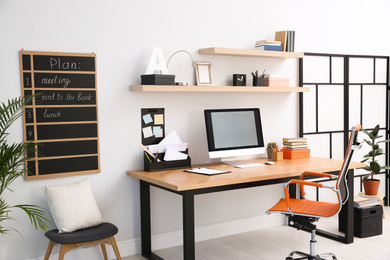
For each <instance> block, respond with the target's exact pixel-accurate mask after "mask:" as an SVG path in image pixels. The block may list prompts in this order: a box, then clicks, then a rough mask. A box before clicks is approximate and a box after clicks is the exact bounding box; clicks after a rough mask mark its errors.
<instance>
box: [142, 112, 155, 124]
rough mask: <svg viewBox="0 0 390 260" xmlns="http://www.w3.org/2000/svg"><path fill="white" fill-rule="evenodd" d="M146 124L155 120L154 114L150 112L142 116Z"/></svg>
mask: <svg viewBox="0 0 390 260" xmlns="http://www.w3.org/2000/svg"><path fill="white" fill-rule="evenodd" d="M142 119H143V120H144V123H145V124H149V123H152V122H153V119H152V116H151V115H150V114H146V115H144V116H143V117H142Z"/></svg>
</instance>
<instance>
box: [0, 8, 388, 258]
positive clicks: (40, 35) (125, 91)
mask: <svg viewBox="0 0 390 260" xmlns="http://www.w3.org/2000/svg"><path fill="white" fill-rule="evenodd" d="M389 10H390V2H388V1H386V0H378V1H373V2H369V3H368V2H367V1H362V0H355V1H335V0H331V1H326V2H325V1H322V2H318V1H310V0H301V1H288V0H274V1H261V0H257V1H250V0H242V1H214V0H207V1H206V0H197V1H180V0H167V1H157V0H151V1H130V0H116V1H108V0H83V1H80V0H68V1H59V0H51V1H49V0H35V1H30V0H17V1H15V0H1V1H0V37H1V38H0V101H1V102H4V101H6V100H7V99H9V98H13V97H16V96H20V95H21V91H20V76H19V73H20V71H19V59H18V51H19V50H21V49H22V48H24V49H25V50H34V51H58V52H95V53H96V54H97V73H98V74H97V75H98V76H97V78H98V82H97V84H98V96H99V97H98V104H99V130H100V132H99V134H100V156H101V157H100V158H101V173H99V174H95V175H89V176H79V177H67V178H60V179H50V180H40V181H29V182H26V181H23V180H21V179H20V180H17V181H16V182H15V184H14V185H13V186H12V188H13V190H14V191H15V192H14V193H12V194H8V195H6V199H7V200H8V201H9V202H10V203H13V204H17V203H33V204H37V205H40V206H43V207H47V203H46V200H45V198H44V195H43V192H42V190H41V185H60V184H66V183H71V182H75V181H78V180H81V179H84V178H90V180H91V182H92V184H93V187H94V191H95V195H96V199H97V201H98V203H99V206H100V208H101V211H102V213H103V215H104V217H105V219H106V220H108V221H111V222H113V223H115V224H116V225H118V227H119V230H120V231H119V234H118V235H117V241H119V242H121V241H122V242H123V241H138V242H137V243H136V248H135V249H134V250H133V251H132V252H134V251H137V250H139V247H138V246H139V240H137V239H138V238H139V237H140V227H139V225H140V217H139V195H138V191H139V188H138V181H137V180H135V179H132V178H130V177H128V176H127V175H126V171H128V170H136V169H141V168H142V151H141V150H140V148H139V146H138V143H140V140H141V136H140V132H141V130H140V110H141V108H149V107H164V108H165V114H166V130H167V131H169V130H173V129H174V130H176V131H177V132H178V134H179V135H180V137H181V138H182V140H184V141H186V142H188V143H189V149H190V155H191V157H192V160H193V163H195V164H196V163H201V162H208V161H209V159H208V156H207V153H206V152H207V147H206V139H205V131H204V123H203V109H205V108H224V107H259V108H260V109H261V113H262V119H263V128H264V135H265V141H266V142H268V141H271V140H276V141H278V142H281V138H282V137H285V136H294V135H297V131H298V126H297V119H298V118H297V95H296V94H271V93H270V94H256V95H254V94H242V93H241V94H232V93H187V94H185V93H163V94H161V93H136V92H130V91H129V85H130V84H140V75H141V74H142V73H143V72H144V70H145V69H146V65H147V62H148V60H149V56H150V53H151V50H152V48H153V47H154V46H159V47H162V48H163V51H164V54H165V56H166V58H168V57H169V56H170V55H171V54H172V53H174V52H175V51H177V50H180V49H185V50H187V51H189V52H190V53H191V54H192V55H193V57H194V59H195V60H206V61H211V62H212V64H213V72H214V79H215V83H216V85H227V84H231V83H229V80H230V79H231V74H233V73H246V74H247V75H248V77H249V76H250V72H251V71H254V70H256V69H258V70H262V69H264V68H267V70H268V71H269V72H271V73H277V74H285V75H288V76H289V77H290V78H291V85H294V83H296V82H297V61H296V60H286V61H283V60H272V59H254V58H234V57H231V58H228V57H213V56H200V55H199V54H198V49H199V48H205V47H212V46H220V47H231V48H252V47H253V45H254V42H255V41H256V40H261V39H273V37H274V32H275V31H278V30H295V31H296V50H297V51H302V52H325V53H348V54H378V55H390V46H389V45H388V43H389V40H390V39H389V38H390V37H389V35H388V33H386V31H387V26H388V25H389V24H390V17H389V16H388V12H389ZM182 55H183V56H181V55H178V56H177V57H176V56H175V58H174V59H173V60H172V63H171V64H170V70H171V72H172V73H175V74H176V75H177V78H178V79H180V80H181V81H191V80H193V77H192V71H191V70H190V69H189V68H188V65H189V61H188V58H187V57H186V55H185V54H182ZM171 66H172V67H171ZM11 131H12V135H11V136H10V140H11V141H12V140H17V141H20V140H22V124H21V121H19V122H17V123H16V124H15V125H14V127H13V128H12V129H11ZM281 194H282V190H281V188H280V187H279V186H274V187H272V186H270V187H260V188H253V189H248V190H243V191H232V192H226V193H219V194H214V195H202V196H199V197H198V198H196V207H197V213H196V225H197V226H205V225H211V224H214V223H222V222H227V221H234V220H239V219H246V218H251V217H256V216H262V215H264V211H265V210H266V209H267V207H269V206H271V205H272V203H273V202H274V200H276V199H277V198H278V197H280V196H281ZM152 198H153V217H154V220H155V223H154V224H153V230H154V233H155V234H161V233H167V232H172V231H177V230H180V228H181V216H180V210H181V202H180V199H179V198H178V197H177V196H174V195H171V194H169V193H167V192H163V191H157V190H153V191H152ZM166 202H168V203H167V204H163V203H166ZM13 216H14V217H16V218H17V219H18V220H19V222H17V223H16V222H15V223H7V224H9V225H10V226H12V227H15V228H17V229H18V230H20V231H21V233H22V235H23V237H24V239H23V238H20V237H19V236H17V235H16V234H14V235H13V236H5V237H1V238H0V239H1V243H0V259H35V258H37V257H39V256H42V255H44V252H45V250H46V246H47V239H46V238H45V237H44V236H43V233H42V232H40V231H35V230H33V228H31V227H30V225H29V223H28V218H27V217H25V216H24V215H23V214H19V213H18V212H13ZM55 250H57V252H58V249H55ZM130 251H131V250H130ZM126 252H128V251H126ZM72 259H77V258H76V257H74V258H72ZM80 259H81V258H80Z"/></svg>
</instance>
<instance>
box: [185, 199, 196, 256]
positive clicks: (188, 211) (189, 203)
mask: <svg viewBox="0 0 390 260" xmlns="http://www.w3.org/2000/svg"><path fill="white" fill-rule="evenodd" d="M194 214H195V212H194V194H192V193H190V192H183V249H184V260H195V216H194Z"/></svg>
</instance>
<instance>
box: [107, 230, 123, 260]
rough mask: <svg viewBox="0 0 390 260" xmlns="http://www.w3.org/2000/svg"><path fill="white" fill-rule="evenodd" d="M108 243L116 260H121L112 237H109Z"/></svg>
mask: <svg viewBox="0 0 390 260" xmlns="http://www.w3.org/2000/svg"><path fill="white" fill-rule="evenodd" d="M109 239H110V243H111V246H112V249H114V253H115V256H116V259H117V260H122V258H121V255H120V254H119V250H118V246H117V245H116V242H115V238H114V236H112V237H110V238H109Z"/></svg>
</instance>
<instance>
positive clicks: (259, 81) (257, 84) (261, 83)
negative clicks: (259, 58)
mask: <svg viewBox="0 0 390 260" xmlns="http://www.w3.org/2000/svg"><path fill="white" fill-rule="evenodd" d="M252 83H253V86H254V87H264V77H263V78H256V77H253V82H252Z"/></svg>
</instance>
